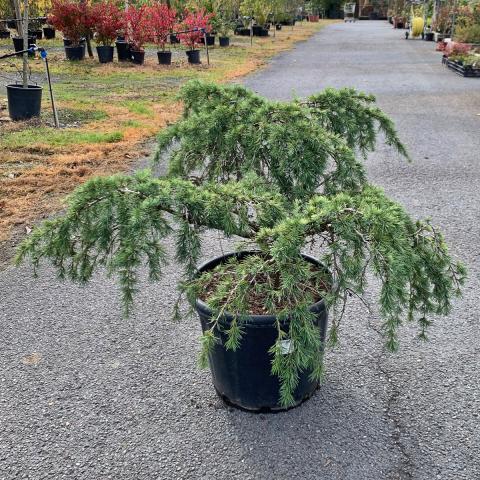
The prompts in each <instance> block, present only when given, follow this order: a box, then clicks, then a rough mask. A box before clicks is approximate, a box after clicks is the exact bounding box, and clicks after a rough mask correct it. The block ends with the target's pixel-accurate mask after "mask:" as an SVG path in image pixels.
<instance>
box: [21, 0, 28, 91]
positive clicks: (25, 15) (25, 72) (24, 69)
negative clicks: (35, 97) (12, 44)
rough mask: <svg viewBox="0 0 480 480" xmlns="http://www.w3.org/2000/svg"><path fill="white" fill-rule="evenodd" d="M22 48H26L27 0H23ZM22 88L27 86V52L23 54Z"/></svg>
mask: <svg viewBox="0 0 480 480" xmlns="http://www.w3.org/2000/svg"><path fill="white" fill-rule="evenodd" d="M23 49H24V50H27V49H28V0H23ZM22 80H23V88H28V53H27V52H25V53H24V54H23V72H22Z"/></svg>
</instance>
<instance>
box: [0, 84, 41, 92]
mask: <svg viewBox="0 0 480 480" xmlns="http://www.w3.org/2000/svg"><path fill="white" fill-rule="evenodd" d="M8 88H11V89H12V90H43V87H42V86H41V85H30V84H28V87H27V88H24V87H23V85H22V84H20V83H10V84H8V85H7V89H8Z"/></svg>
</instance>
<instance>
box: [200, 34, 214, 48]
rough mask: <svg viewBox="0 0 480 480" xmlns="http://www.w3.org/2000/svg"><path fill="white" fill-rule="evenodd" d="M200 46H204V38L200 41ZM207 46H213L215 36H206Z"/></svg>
mask: <svg viewBox="0 0 480 480" xmlns="http://www.w3.org/2000/svg"><path fill="white" fill-rule="evenodd" d="M200 44H202V45H205V37H202V38H201V39H200ZM207 46H209V47H214V46H215V35H208V34H207Z"/></svg>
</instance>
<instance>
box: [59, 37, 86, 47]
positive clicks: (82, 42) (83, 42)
mask: <svg viewBox="0 0 480 480" xmlns="http://www.w3.org/2000/svg"><path fill="white" fill-rule="evenodd" d="M86 43H87V40H86V39H85V38H81V39H80V45H86ZM63 46H64V47H71V46H72V41H71V40H70V39H68V38H64V39H63Z"/></svg>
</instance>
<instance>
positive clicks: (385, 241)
mask: <svg viewBox="0 0 480 480" xmlns="http://www.w3.org/2000/svg"><path fill="white" fill-rule="evenodd" d="M181 98H182V99H183V102H184V116H183V117H182V118H181V119H180V120H179V121H178V122H177V123H176V124H173V125H171V126H169V127H168V128H167V129H166V130H164V131H162V132H161V133H160V135H159V150H158V155H157V158H161V157H163V156H164V154H165V153H166V152H168V154H169V169H168V175H166V176H163V177H160V178H156V177H154V176H152V174H151V173H150V172H148V171H142V172H140V173H137V174H134V175H132V176H129V175H123V174H122V175H115V176H112V177H108V178H106V177H99V178H95V179H92V180H90V181H87V182H86V183H85V184H83V185H82V186H80V187H79V188H78V189H77V190H76V191H75V192H74V193H73V195H72V196H71V197H70V200H69V205H68V208H67V210H66V213H64V214H63V215H61V216H59V217H57V218H55V219H52V220H48V221H46V222H45V223H43V224H42V225H41V226H39V227H36V228H35V229H34V230H33V232H32V233H31V234H30V235H29V237H27V239H26V240H25V241H24V243H23V244H22V245H21V247H20V249H19V252H18V257H17V261H18V262H21V261H24V260H25V259H27V258H29V259H31V261H32V262H33V266H34V269H35V271H37V269H38V268H39V266H40V265H41V264H43V263H44V260H49V261H50V262H51V263H52V264H53V266H54V267H55V268H56V269H57V270H58V273H59V275H60V277H61V278H67V279H70V280H73V281H76V282H79V283H81V284H83V283H85V282H88V281H89V280H90V279H91V277H92V275H94V274H95V272H96V271H97V270H102V269H105V271H106V272H108V274H109V275H112V276H114V277H117V278H118V281H119V285H120V288H121V292H122V301H123V305H124V309H125V314H127V315H128V314H129V312H131V310H132V308H133V300H134V294H135V291H136V289H137V288H138V281H139V279H140V278H141V277H142V276H143V274H144V273H148V274H149V278H150V279H151V280H153V281H155V280H158V279H159V278H161V277H162V275H163V266H164V264H165V263H166V262H168V261H169V260H172V261H178V262H180V263H181V265H183V267H184V276H183V277H182V279H181V282H180V285H179V288H180V298H179V300H178V301H177V306H176V308H174V311H175V312H176V316H177V317H179V316H180V315H183V313H184V311H183V310H182V309H181V305H183V299H186V300H187V303H188V304H189V305H190V309H191V310H192V311H193V312H195V311H196V312H197V313H198V315H199V317H200V325H201V330H202V332H203V333H202V337H201V354H200V363H201V364H203V365H205V366H206V365H209V366H210V369H211V373H212V378H213V384H214V387H215V389H216V391H217V392H218V394H219V395H220V396H221V398H223V399H224V400H225V401H226V402H228V403H230V404H233V405H235V406H236V407H239V408H244V409H247V410H253V411H277V410H282V409H287V408H290V407H293V406H296V405H298V404H300V403H301V402H302V401H304V400H305V399H307V398H308V397H309V396H311V395H312V394H313V393H314V392H315V389H316V388H317V387H318V385H319V382H320V381H321V379H322V378H323V375H324V369H325V361H324V358H325V351H326V347H327V345H335V344H336V342H337V341H338V336H339V334H340V333H341V328H342V327H341V320H342V315H343V313H344V312H345V302H347V301H348V299H349V298H350V297H352V296H354V297H360V298H361V299H363V297H364V295H365V291H366V288H367V277H370V275H373V277H375V278H376V279H377V281H378V282H379V287H380V291H379V294H378V297H377V298H378V302H379V312H380V314H381V316H382V318H383V328H382V332H383V334H384V336H385V344H386V346H387V348H388V349H389V350H392V351H394V350H396V349H397V348H398V343H399V339H398V330H399V328H400V326H401V325H402V323H403V322H404V321H407V320H408V321H409V322H411V323H414V324H416V325H417V327H418V334H419V336H420V337H421V338H423V339H425V338H426V335H427V331H428V328H429V326H430V325H431V323H432V316H439V315H446V314H448V313H449V312H450V311H451V308H452V300H453V298H454V297H455V296H456V295H459V294H460V288H461V285H462V284H463V282H464V279H465V269H464V267H463V266H462V265H461V264H460V263H458V262H456V261H454V260H453V259H452V258H451V256H450V254H449V253H448V249H447V246H446V242H445V240H444V238H443V237H442V234H441V233H440V232H439V230H438V229H437V228H436V227H433V226H432V225H431V224H430V222H429V221H428V220H427V221H424V220H417V219H413V218H411V217H410V215H409V214H408V212H407V211H406V210H405V209H404V208H403V207H402V206H401V205H400V204H399V203H397V202H396V201H394V200H392V199H390V198H389V197H388V196H387V195H386V194H385V193H384V191H383V190H382V189H380V188H377V187H376V186H374V185H372V184H370V183H369V182H368V180H367V172H366V169H365V166H364V164H363V159H364V158H366V156H367V154H368V152H370V151H371V150H373V149H374V148H375V143H376V135H377V132H380V133H381V135H382V138H385V141H386V143H387V144H388V145H390V146H393V147H394V148H395V149H396V150H397V151H398V152H399V153H400V154H402V155H404V156H407V152H406V151H405V148H404V146H403V145H402V143H401V142H400V140H399V139H398V136H397V134H396V132H395V129H394V126H393V123H392V122H391V120H390V119H389V118H388V117H387V116H386V115H385V114H384V113H383V112H382V111H381V110H380V109H378V108H377V107H376V106H375V105H374V103H373V102H374V98H373V97H372V96H370V95H365V94H362V93H359V92H357V91H355V90H353V89H341V90H334V89H327V90H325V91H324V92H321V93H319V94H317V95H313V96H311V97H309V98H307V99H306V100H294V101H292V102H286V103H283V102H276V101H269V100H267V99H264V98H262V97H259V96H257V95H256V94H254V93H253V92H251V91H249V90H247V89H245V88H244V87H242V86H239V85H229V86H218V85H215V84H205V83H202V82H199V81H193V82H190V83H188V84H186V85H185V86H184V87H183V88H182V90H181ZM339 105H340V106H341V108H339ZM205 125H215V126H216V128H207V129H205ZM198 132H202V135H198ZM285 145H288V147H289V148H285ZM205 229H213V230H217V231H219V232H221V233H222V234H224V235H226V236H227V237H235V238H237V239H238V238H240V239H242V240H243V242H242V243H241V244H240V247H239V248H238V249H233V250H232V251H231V252H230V253H228V254H224V255H221V256H219V257H217V258H214V259H212V260H210V261H208V262H207V263H204V264H203V265H201V266H199V260H200V256H201V247H202V236H201V234H202V232H204V231H205ZM172 237H173V238H172ZM172 241H173V244H174V245H175V246H176V247H175V248H176V251H175V252H174V253H173V255H172V258H171V259H170V258H169V255H170V254H169V253H167V252H169V249H167V248H166V245H167V243H168V244H169V245H171V244H172ZM307 247H309V252H310V253H309V254H308V255H307V254H306V249H307ZM144 266H145V269H146V270H147V272H140V270H141V269H143V268H144ZM369 280H370V278H369ZM369 294H370V292H369ZM363 300H364V299H363ZM364 301H365V300H364ZM185 314H186V312H185ZM327 320H328V323H329V326H328V323H327ZM436 321H439V320H436ZM175 328H177V327H175ZM184 328H189V327H188V326H187V325H185V327H184ZM343 328H345V327H343ZM327 330H328V331H327ZM160 343H161V342H160V340H159V348H160ZM346 348H347V347H346ZM184 354H185V355H187V354H189V352H186V351H185V352H184Z"/></svg>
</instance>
